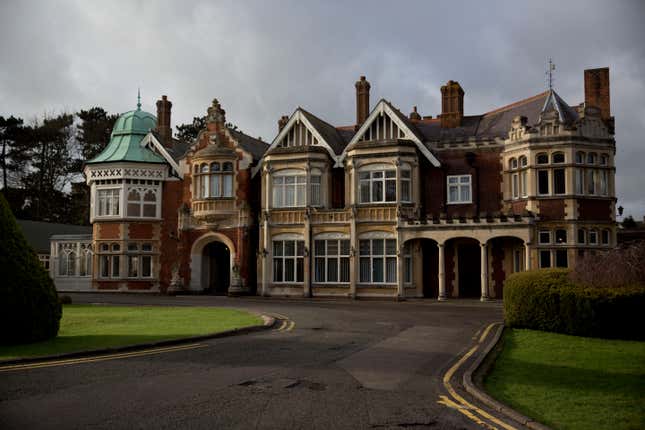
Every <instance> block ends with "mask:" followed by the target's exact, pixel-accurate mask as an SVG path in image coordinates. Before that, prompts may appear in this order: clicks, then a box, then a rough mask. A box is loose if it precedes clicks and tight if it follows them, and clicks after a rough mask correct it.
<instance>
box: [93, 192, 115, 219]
mask: <svg viewBox="0 0 645 430" xmlns="http://www.w3.org/2000/svg"><path fill="white" fill-rule="evenodd" d="M96 198H97V200H98V206H97V213H96V214H97V215H98V216H118V215H119V206H120V204H119V203H120V199H121V188H107V189H99V190H97V192H96Z"/></svg>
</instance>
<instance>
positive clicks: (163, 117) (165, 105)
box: [157, 96, 172, 147]
mask: <svg viewBox="0 0 645 430" xmlns="http://www.w3.org/2000/svg"><path fill="white" fill-rule="evenodd" d="M171 109H172V103H171V102H170V100H168V96H161V100H157V133H159V136H160V137H161V140H162V142H161V143H162V144H163V145H164V146H167V147H170V146H172V128H171V127H170V110H171Z"/></svg>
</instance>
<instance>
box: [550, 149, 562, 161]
mask: <svg viewBox="0 0 645 430" xmlns="http://www.w3.org/2000/svg"><path fill="white" fill-rule="evenodd" d="M551 157H552V158H551V159H552V160H553V161H552V162H553V163H564V152H554V153H553V155H552V156H551Z"/></svg>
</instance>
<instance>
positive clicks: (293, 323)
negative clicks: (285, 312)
mask: <svg viewBox="0 0 645 430" xmlns="http://www.w3.org/2000/svg"><path fill="white" fill-rule="evenodd" d="M295 326H296V323H295V322H294V321H289V328H288V329H287V331H291V330H293V328H294V327H295Z"/></svg>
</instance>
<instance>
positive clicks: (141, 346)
mask: <svg viewBox="0 0 645 430" xmlns="http://www.w3.org/2000/svg"><path fill="white" fill-rule="evenodd" d="M260 317H261V318H262V320H264V323H263V324H258V325H252V326H248V327H241V328H234V329H231V330H226V331H220V332H217V333H211V334H203V335H199V336H190V337H181V338H176V339H168V340H160V341H158V342H149V343H137V344H135V345H127V346H117V347H113V348H101V349H92V350H88V351H76V352H67V353H63V354H54V355H41V356H38V357H28V358H15V359H11V360H0V366H5V365H12V364H29V363H39V362H45V361H53V360H61V359H66V358H80V357H93V356H97V355H106V354H115V353H119V352H131V351H139V350H145V349H150V348H157V347H161V346H172V345H180V344H182V343H190V342H197V341H200V340H207V339H217V338H220V337H230V336H237V335H242V334H248V333H253V332H256V331H261V330H268V329H270V328H271V327H273V326H274V325H275V318H273V317H270V316H268V315H263V314H261V315H260Z"/></svg>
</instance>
